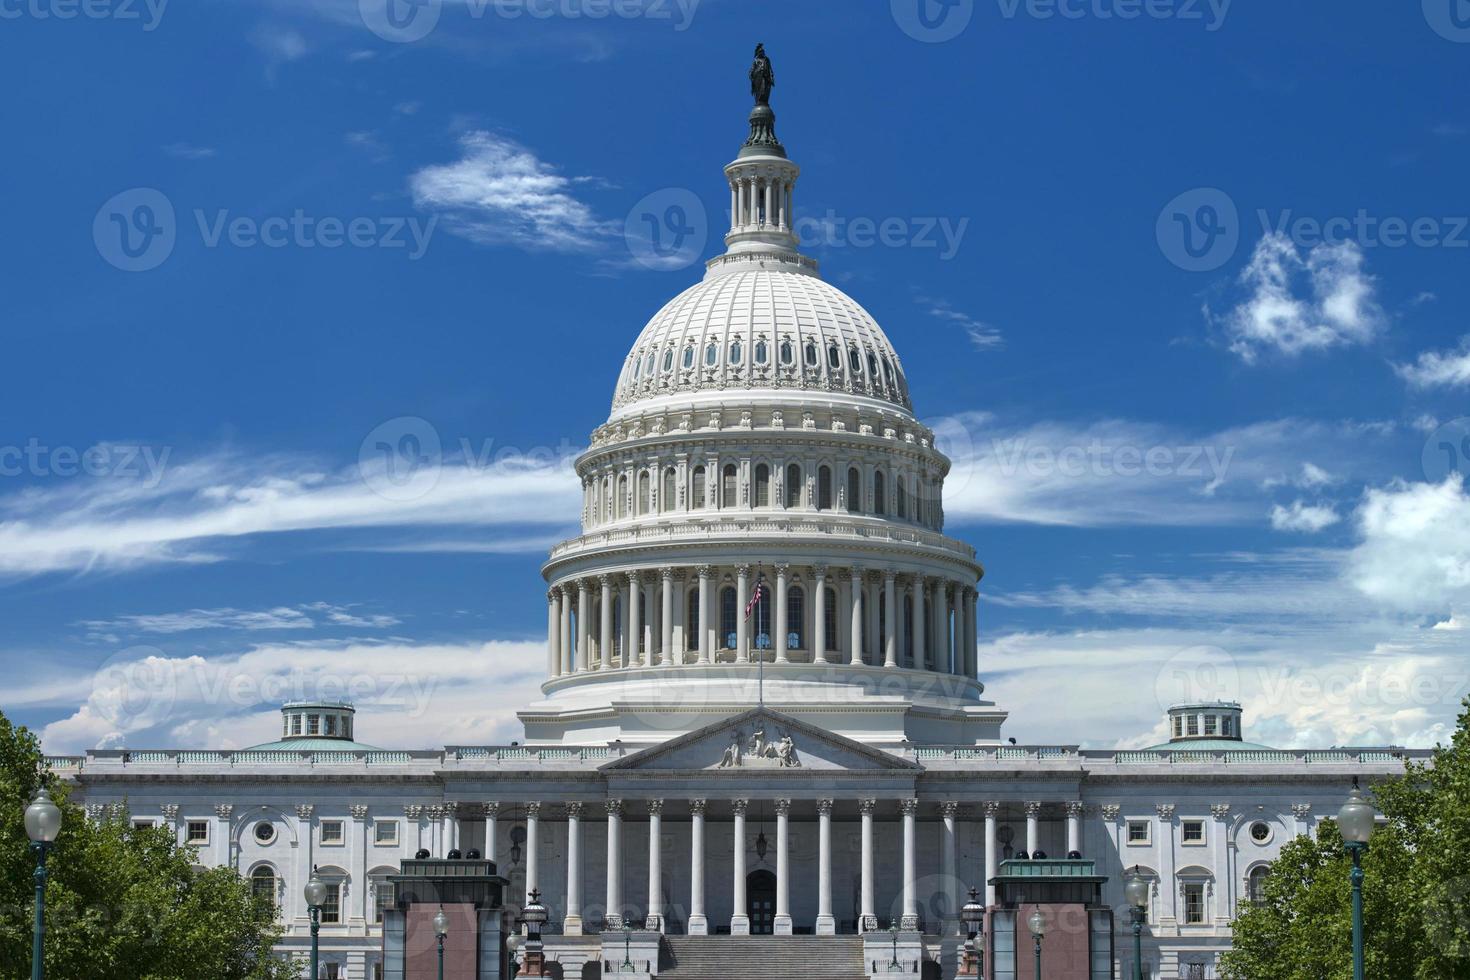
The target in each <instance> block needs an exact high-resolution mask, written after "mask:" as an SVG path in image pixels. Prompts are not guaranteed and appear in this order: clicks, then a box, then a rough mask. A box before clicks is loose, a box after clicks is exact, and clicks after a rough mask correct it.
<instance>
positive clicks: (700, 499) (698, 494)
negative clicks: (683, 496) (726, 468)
mask: <svg viewBox="0 0 1470 980" xmlns="http://www.w3.org/2000/svg"><path fill="white" fill-rule="evenodd" d="M704 495H705V489H704V467H703V466H696V467H694V489H693V491H692V493H691V496H693V498H694V499H693V500H692V501H690V503H691V505H692V506H693V508H694V509H695V510H704Z"/></svg>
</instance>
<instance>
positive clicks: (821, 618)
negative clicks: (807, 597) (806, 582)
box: [810, 565, 827, 664]
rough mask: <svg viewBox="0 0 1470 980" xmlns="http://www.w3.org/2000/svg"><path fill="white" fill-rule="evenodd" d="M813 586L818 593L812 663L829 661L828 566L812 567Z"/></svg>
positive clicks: (815, 597) (813, 604) (813, 629)
mask: <svg viewBox="0 0 1470 980" xmlns="http://www.w3.org/2000/svg"><path fill="white" fill-rule="evenodd" d="M812 579H813V586H814V587H815V588H816V591H817V594H816V595H815V596H813V597H812V638H811V641H810V642H811V648H812V663H814V664H824V663H826V662H827V566H826V565H816V566H814V567H813V568H812Z"/></svg>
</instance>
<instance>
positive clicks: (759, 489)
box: [755, 463, 771, 507]
mask: <svg viewBox="0 0 1470 980" xmlns="http://www.w3.org/2000/svg"><path fill="white" fill-rule="evenodd" d="M755 505H756V506H757V507H769V506H771V468H770V467H769V466H767V465H766V464H765V463H761V464H760V465H759V466H757V467H756V468H755Z"/></svg>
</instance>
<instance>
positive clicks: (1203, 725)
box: [1169, 701, 1244, 743]
mask: <svg viewBox="0 0 1470 980" xmlns="http://www.w3.org/2000/svg"><path fill="white" fill-rule="evenodd" d="M1240 714H1241V712H1240V705H1239V704H1238V703H1236V702H1235V701H1199V702H1192V703H1189V704H1176V705H1174V706H1173V707H1171V708H1170V709H1169V741H1170V742H1171V743H1174V742H1190V741H1195V740H1201V739H1211V740H1218V739H1224V740H1229V741H1236V742H1239V741H1241V740H1242V739H1243V737H1244V736H1243V735H1242V734H1241V728H1240Z"/></svg>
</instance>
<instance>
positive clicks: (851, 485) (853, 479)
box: [847, 466, 863, 514]
mask: <svg viewBox="0 0 1470 980" xmlns="http://www.w3.org/2000/svg"><path fill="white" fill-rule="evenodd" d="M862 503H863V478H862V477H861V476H859V475H858V471H857V467H856V466H854V467H852V468H851V469H849V470H848V471H847V512H848V513H849V514H856V513H857V512H858V511H859V510H861V509H862Z"/></svg>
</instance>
